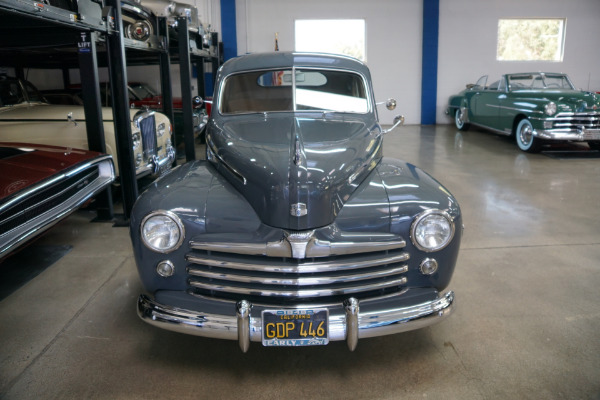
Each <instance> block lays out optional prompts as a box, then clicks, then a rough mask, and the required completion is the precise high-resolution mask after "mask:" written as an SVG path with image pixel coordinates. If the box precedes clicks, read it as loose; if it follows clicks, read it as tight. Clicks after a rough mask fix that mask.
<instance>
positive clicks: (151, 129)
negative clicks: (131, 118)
mask: <svg viewBox="0 0 600 400" xmlns="http://www.w3.org/2000/svg"><path fill="white" fill-rule="evenodd" d="M139 126H140V131H141V134H142V149H143V157H144V161H146V162H148V161H149V160H150V159H152V157H153V156H155V155H156V154H157V143H156V122H155V118H154V113H151V114H149V115H148V116H147V117H144V118H141V119H140V120H139Z"/></svg>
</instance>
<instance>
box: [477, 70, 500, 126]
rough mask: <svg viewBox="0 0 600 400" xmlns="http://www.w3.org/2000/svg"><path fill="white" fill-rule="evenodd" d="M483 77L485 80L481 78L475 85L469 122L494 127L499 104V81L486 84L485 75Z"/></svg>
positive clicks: (496, 122)
mask: <svg viewBox="0 0 600 400" xmlns="http://www.w3.org/2000/svg"><path fill="white" fill-rule="evenodd" d="M485 78H486V79H485V81H484V80H482V79H483V78H482V79H480V81H478V82H477V85H476V90H475V94H474V95H473V99H472V101H471V103H472V105H471V107H472V112H473V118H472V119H471V122H474V123H476V124H479V125H483V126H486V127H491V128H494V127H495V126H496V125H497V124H498V115H499V106H500V99H499V92H498V87H499V84H500V81H494V82H491V83H489V84H488V79H487V76H485Z"/></svg>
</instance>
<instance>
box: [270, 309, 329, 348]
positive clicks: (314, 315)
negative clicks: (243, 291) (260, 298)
mask: <svg viewBox="0 0 600 400" xmlns="http://www.w3.org/2000/svg"><path fill="white" fill-rule="evenodd" d="M262 343H263V346H318V345H326V344H327V343H329V310H327V309H323V308H319V309H301V310H297V309H294V310H265V311H263V312H262Z"/></svg>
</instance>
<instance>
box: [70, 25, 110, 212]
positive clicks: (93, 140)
mask: <svg viewBox="0 0 600 400" xmlns="http://www.w3.org/2000/svg"><path fill="white" fill-rule="evenodd" d="M96 36H97V34H96V33H95V32H85V31H82V32H79V34H78V39H79V41H78V43H77V46H78V59H79V71H80V75H81V91H82V96H83V109H84V112H85V128H86V131H87V141H88V148H89V149H90V150H93V151H98V152H100V153H106V141H105V138H104V123H103V121H102V107H101V103H100V80H99V78H98V54H97V49H96V39H97V37H96ZM65 79H68V69H66V68H65V69H63V80H65ZM64 84H65V86H66V85H68V81H65V82H64ZM96 212H97V214H98V220H100V221H110V220H112V219H113V218H114V211H113V201H112V194H111V188H110V187H108V188H107V189H106V190H104V191H103V192H102V193H100V194H98V195H97V196H96Z"/></svg>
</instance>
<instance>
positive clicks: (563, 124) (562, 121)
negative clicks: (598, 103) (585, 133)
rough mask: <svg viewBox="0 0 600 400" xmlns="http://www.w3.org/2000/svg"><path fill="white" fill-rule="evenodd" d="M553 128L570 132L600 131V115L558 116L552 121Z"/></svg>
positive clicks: (576, 114)
mask: <svg viewBox="0 0 600 400" xmlns="http://www.w3.org/2000/svg"><path fill="white" fill-rule="evenodd" d="M550 120H551V121H552V128H554V129H560V130H569V131H581V130H592V129H600V113H597V112H595V113H575V114H558V115H557V116H556V117H554V118H551V119H550Z"/></svg>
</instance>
